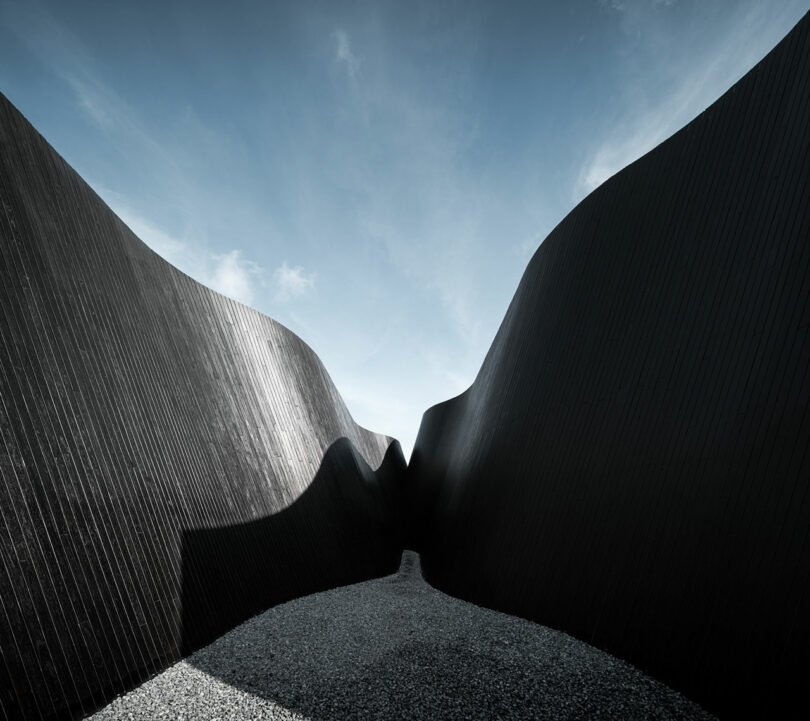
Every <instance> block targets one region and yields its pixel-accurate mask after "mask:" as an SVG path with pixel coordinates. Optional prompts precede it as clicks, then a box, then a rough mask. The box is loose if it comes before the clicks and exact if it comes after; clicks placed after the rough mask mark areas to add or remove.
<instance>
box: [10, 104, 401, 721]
mask: <svg viewBox="0 0 810 721" xmlns="http://www.w3.org/2000/svg"><path fill="white" fill-rule="evenodd" d="M386 453H387V456H386ZM384 456H385V457H386V462H385V464H384V467H382V468H380V472H379V473H376V472H375V470H374V469H378V467H380V466H381V464H383V459H384ZM404 467H405V466H404V459H403V457H402V454H401V451H400V450H399V444H397V443H396V442H393V443H392V441H391V439H389V438H386V437H384V436H381V435H377V434H374V433H371V432H369V431H366V430H364V429H362V428H359V427H358V426H357V425H356V424H355V423H354V422H353V420H352V419H351V417H350V415H349V413H348V411H347V409H346V407H345V405H344V404H343V401H342V400H341V398H340V396H339V395H338V393H337V391H336V389H335V387H334V385H333V384H332V382H331V381H330V379H329V377H328V375H327V373H326V371H325V370H324V368H323V366H322V365H321V363H320V361H319V360H318V358H317V357H316V356H315V354H314V353H313V352H312V350H311V349H310V348H309V347H308V346H307V345H306V344H305V343H303V342H302V341H301V339H300V338H298V337H296V336H295V335H294V334H293V333H291V332H290V331H288V330H287V329H286V328H284V327H282V326H281V325H279V324H278V323H276V322H274V321H273V320H271V319H270V318H267V317H265V316H263V315H261V314H260V313H257V312H256V311H254V310H252V309H250V308H247V307H245V306H244V305H241V304H239V303H237V302H235V301H232V300H229V299H227V298H224V297H223V296H221V295H219V294H217V293H215V292H213V291H211V290H209V289H208V288H205V287H203V286H201V285H199V284H198V283H196V282H194V281H193V280H191V279H190V278H188V277H187V276H185V275H183V274H182V273H181V272H179V271H177V270H176V269H175V268H173V267H171V266H170V265H168V264H167V263H166V262H165V261H163V260H162V259H161V258H160V257H158V256H157V255H156V254H155V253H153V252H152V251H151V250H149V249H148V248H147V247H146V246H145V245H144V244H143V243H141V242H140V241H139V240H138V239H137V238H136V237H135V236H134V235H133V234H132V233H131V232H130V231H129V229H127V228H126V227H125V226H124V224H123V223H122V222H121V221H120V220H119V219H118V218H117V217H116V216H115V215H114V214H113V213H112V212H111V211H110V209H109V208H108V207H107V206H106V205H105V204H104V203H103V202H102V201H101V200H100V199H99V198H98V196H96V194H95V193H94V192H93V191H92V190H91V189H90V188H89V187H88V186H87V185H86V184H85V183H84V182H83V181H82V180H81V178H79V177H78V175H77V174H76V173H75V172H74V171H73V170H72V169H71V168H70V167H69V166H68V165H67V164H66V163H65V162H64V161H63V160H62V158H60V157H59V155H58V154H57V153H56V152H55V151H54V150H53V149H52V148H51V147H50V146H49V145H48V144H47V142H46V141H45V140H44V139H43V138H42V137H41V136H40V135H39V134H38V133H37V132H36V131H35V130H34V129H33V128H32V127H31V126H30V125H29V123H28V122H27V121H26V120H25V119H24V118H23V117H22V116H21V115H20V114H19V112H17V111H16V109H15V108H13V107H12V106H11V104H10V103H9V102H8V101H7V100H6V99H5V98H3V97H2V96H0V654H1V655H2V661H0V718H3V717H4V716H5V717H9V718H14V719H18V718H24V719H39V718H47V717H51V716H54V715H55V716H70V715H74V714H82V713H86V712H87V711H89V710H91V709H93V708H97V707H98V706H99V705H100V704H101V703H103V702H104V701H105V700H107V699H109V698H110V697H111V695H112V694H113V693H115V692H116V691H119V690H121V689H124V688H129V687H131V686H132V685H134V683H136V682H137V681H138V680H139V679H142V678H144V677H147V676H149V675H151V674H153V673H154V672H156V671H158V670H160V669H162V668H165V667H166V666H167V665H168V664H170V663H171V662H173V661H175V660H177V659H178V658H180V657H181V655H183V654H184V653H185V652H187V651H189V650H191V649H193V648H195V647H198V646H199V645H200V644H202V643H206V642H208V641H210V640H211V639H213V638H215V637H216V636H218V635H219V634H221V633H222V632H223V631H225V630H226V629H227V628H229V627H232V626H233V625H234V624H236V623H239V622H240V621H242V620H244V619H245V618H248V617H249V616H251V615H253V614H254V613H256V612H257V611H259V610H262V609H263V608H266V607H267V606H268V605H270V604H272V603H278V602H282V601H286V600H288V599H289V598H292V597H295V596H297V595H301V594H305V593H310V592H312V591H314V590H319V589H325V588H330V587H333V586H337V585H341V584H345V583H350V582H354V581H358V580H362V579H365V578H371V577H373V576H379V575H382V574H384V573H390V572H391V571H393V570H395V569H396V565H397V562H398V559H399V554H400V550H401V542H400V539H399V538H398V537H397V528H398V525H397V519H396V518H395V509H396V506H397V501H396V495H397V492H398V490H397V488H396V485H397V482H398V476H401V475H402V473H404Z"/></svg>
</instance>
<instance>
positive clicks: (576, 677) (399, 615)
mask: <svg viewBox="0 0 810 721" xmlns="http://www.w3.org/2000/svg"><path fill="white" fill-rule="evenodd" d="M159 718H172V719H180V718H185V719H197V720H199V721H203V720H205V719H210V720H211V721H213V719H221V720H222V721H225V719H234V720H236V719H317V720H319V721H320V720H322V721H327V720H331V719H369V720H370V719H379V720H380V721H383V720H386V721H388V720H389V719H414V720H418V719H425V721H434V720H435V721H438V720H439V719H454V720H455V719H470V720H472V719H481V721H490V720H491V719H495V718H499V719H521V720H525V719H543V720H544V721H556V720H557V719H560V720H562V719H566V720H569V721H571V720H573V719H588V720H589V721H595V720H598V719H604V720H607V719H612V720H618V719H622V720H626V721H639V719H645V720H648V721H653V720H658V721H664V720H665V719H667V720H673V721H674V720H675V719H682V720H683V721H687V720H688V721H699V720H700V719H710V718H712V717H711V716H709V715H708V714H707V713H705V712H704V711H703V710H702V709H700V708H699V707H697V706H696V705H695V704H693V703H691V702H689V701H687V700H686V699H684V698H683V697H682V696H680V695H679V694H677V693H675V692H674V691H672V690H670V689H668V688H666V687H665V686H663V685H662V684H660V683H657V682H656V681H654V680H652V679H650V678H649V677H647V676H644V675H643V674H642V673H640V672H639V671H638V670H636V669H634V668H633V667H631V666H630V665H628V664H626V663H624V662H622V661H619V660H618V659H616V658H613V657H611V656H609V655H608V654H606V653H604V652H602V651H598V650H596V649H595V648H593V647H591V646H589V645H587V644H585V643H583V642H582V641H577V640H575V639H573V638H571V637H570V636H567V635H565V634H564V633H560V632H558V631H552V630H550V629H548V628H545V627H543V626H539V625H537V624H535V623H532V622H530V621H525V620H522V619H519V618H516V617H514V616H507V615H505V614H502V613H498V612H496V611H489V610H486V609H483V608H479V607H477V606H474V605H472V604H470V603H465V602H463V601H459V600H457V599H454V598H451V597H449V596H446V595H444V594H443V593H440V592H439V591H436V590H435V589H433V588H431V587H430V586H428V585H427V584H426V583H425V582H424V581H423V580H422V577H421V574H420V573H419V569H418V556H416V555H415V554H413V553H412V552H407V551H406V552H405V554H404V555H403V563H402V567H401V569H400V571H399V573H397V574H395V575H392V576H388V577H386V578H381V579H377V580H374V581H366V582H364V583H359V584H356V585H353V586H346V587H343V588H339V589H335V590H333V591H327V592H324V593H318V594H315V595H312V596H307V597H305V598H300V599H297V600H295V601H291V602H289V603H286V604H283V605H281V606H276V607H274V608H272V609H270V610H269V611H266V612H264V613H262V614H260V615H259V616H256V617H255V618H253V619H251V620H250V621H248V622H247V623H245V624H243V625H242V626H240V627H239V628H237V629H234V630H233V631H231V632H230V633H228V634H227V635H225V636H223V637H222V638H220V639H218V640H217V641H216V642H214V643H213V644H211V645H210V646H208V647H206V648H204V649H202V650H200V651H198V652H197V653H195V654H193V655H192V656H190V657H189V658H187V659H186V660H185V661H183V662H181V663H178V664H176V665H175V666H172V667H171V668H170V669H168V670H167V671H165V672H163V673H162V674H160V675H159V676H157V677H156V678H154V679H152V680H150V681H148V682H147V683H145V684H144V685H143V686H141V687H140V688H138V689H136V690H134V691H132V692H131V693H130V694H128V695H127V696H125V697H123V698H119V699H116V700H115V701H114V702H113V703H111V704H110V705H109V706H108V707H107V708H105V709H102V710H101V711H99V712H98V713H97V714H96V715H95V716H93V717H92V719H93V721H118V720H119V719H132V720H135V721H137V720H138V719H142V720H143V721H152V719H159Z"/></svg>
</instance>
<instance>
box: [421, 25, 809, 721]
mask: <svg viewBox="0 0 810 721" xmlns="http://www.w3.org/2000/svg"><path fill="white" fill-rule="evenodd" d="M808 31H810V19H808V17H805V19H804V20H802V21H801V23H800V24H799V25H798V26H797V27H796V28H795V29H794V30H793V31H792V33H791V34H790V35H789V36H788V37H787V38H786V39H785V40H784V41H783V42H782V43H781V44H780V45H779V46H778V47H777V48H776V49H775V50H774V51H773V52H772V53H771V54H770V55H768V57H767V58H766V59H764V60H763V61H762V62H761V63H760V64H759V65H758V66H757V67H756V68H754V69H753V70H752V71H751V72H750V73H749V74H748V75H746V76H745V77H744V78H743V79H742V80H741V81H740V82H739V83H738V84H737V85H736V86H734V87H733V88H732V89H731V90H730V91H729V92H728V93H726V94H725V95H724V96H723V97H722V98H721V99H720V100H719V101H718V102H717V103H715V104H714V105H712V106H711V107H710V108H709V109H708V110H707V111H706V112H704V113H703V114H702V115H701V116H699V117H698V118H697V119H696V120H694V121H693V122H692V123H690V124H689V125H688V126H687V127H685V128H684V129H683V130H681V131H680V132H678V133H677V134H676V135H674V136H673V137H672V138H671V139H669V140H668V141H666V142H665V143H663V144H662V145H660V146H659V147H658V148H656V149H655V150H654V151H652V152H651V153H649V154H648V155H646V156H644V157H643V158H641V159H640V160H638V161H636V162H635V163H633V164H632V165H630V166H628V167H627V168H626V169H625V170H623V171H622V172H621V173H619V174H617V175H616V176H614V177H613V178H612V179H610V180H609V181H608V182H606V183H605V184H604V185H602V186H601V187H600V188H599V189H597V190H596V191H595V192H593V193H592V194H591V195H590V196H589V197H588V198H586V199H585V200H584V201H583V202H582V203H580V204H579V205H578V206H577V207H576V208H575V209H574V210H573V211H572V212H571V213H570V215H569V216H568V217H566V218H565V220H563V222H562V223H560V225H559V226H558V227H557V228H556V229H555V230H554V231H553V232H552V233H551V234H550V235H549V237H548V238H547V239H546V240H545V242H544V243H543V245H542V246H541V247H540V249H539V250H538V251H537V253H536V254H535V256H534V258H533V259H532V261H531V263H530V264H529V266H528V268H527V270H526V272H525V275H524V277H523V279H522V281H521V283H520V286H519V288H518V290H517V293H516V295H515V297H514V299H513V301H512V303H511V305H510V307H509V310H508V312H507V315H506V317H505V319H504V321H503V324H502V326H501V328H500V330H499V332H498V334H497V337H496V339H495V341H494V343H493V345H492V348H491V349H490V351H489V353H488V355H487V357H486V359H485V362H484V364H483V366H482V368H481V370H480V372H479V375H478V377H477V378H476V380H475V383H474V384H473V386H472V387H471V388H470V389H469V390H468V391H466V392H465V393H464V394H462V395H461V396H459V397H457V398H455V399H452V400H450V401H447V402H446V403H443V404H441V405H439V406H436V407H434V408H432V409H430V410H428V411H427V413H426V414H425V416H424V419H423V422H422V427H421V429H420V433H419V436H418V439H417V442H416V446H415V450H414V454H413V457H412V461H411V465H410V468H409V475H410V480H409V482H410V484H411V485H412V487H413V496H412V498H411V503H412V504H413V505H412V507H413V509H414V518H415V520H416V528H415V531H416V535H415V537H414V539H413V543H414V544H415V545H417V546H418V547H419V548H420V550H421V551H422V554H423V564H424V569H425V572H426V575H427V578H428V579H429V581H430V582H431V583H433V584H435V585H436V586H438V587H439V588H441V589H444V590H447V591H449V592H451V593H453V594H456V595H458V596H461V597H463V598H467V599H471V600H473V601H475V602H477V603H480V604H483V605H486V606H491V607H495V608H498V609H502V610H505V611H507V612H510V613H515V614H519V615H522V616H526V617H528V618H532V619H535V620H537V621H539V622H542V623H544V624H548V625H550V626H553V627H557V628H561V629H564V630H566V631H568V632H570V633H572V634H573V635H575V636H577V637H579V638H581V639H584V640H585V641H588V642H591V643H593V644H595V645H597V646H599V647H602V648H605V649H607V650H609V651H611V652H613V653H615V654H617V655H619V656H621V657H624V658H626V659H629V660H630V661H632V662H634V663H636V664H638V665H639V666H641V667H642V668H644V669H646V670H648V671H650V672H652V673H653V674H654V675H656V676H658V677H660V678H662V679H664V680H666V681H668V682H669V683H670V684H671V685H673V686H674V687H675V688H677V689H679V690H682V691H684V692H685V693H686V694H687V695H691V696H692V697H693V698H695V699H696V700H698V701H700V702H703V703H704V704H705V705H706V706H707V707H709V708H710V709H713V710H715V711H717V712H720V713H721V715H723V714H725V715H726V716H727V717H728V718H738V717H750V718H785V717H789V716H791V715H792V714H799V715H801V716H802V717H804V714H806V712H807V701H806V694H805V692H806V684H807V674H808V672H810V663H808V660H810V657H809V655H808V648H810V543H809V542H808V533H809V532H810V493H808V490H810V413H808V401H809V400H810V372H809V371H808V367H809V364H810V304H809V296H810V185H809V184H810V156H808V150H809V149H810V123H809V122H808V121H809V120H810V101H809V99H810V95H809V93H810V85H809V81H810V41H809V39H808V34H809V32H808ZM791 702H797V703H798V705H797V707H796V708H797V709H798V710H797V711H792V712H791V711H788V709H789V704H790V703H791ZM780 714H781V715H780Z"/></svg>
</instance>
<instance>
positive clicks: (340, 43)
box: [332, 28, 360, 80]
mask: <svg viewBox="0 0 810 721" xmlns="http://www.w3.org/2000/svg"><path fill="white" fill-rule="evenodd" d="M332 39H333V41H334V43H335V62H336V63H339V64H341V65H343V66H344V67H345V68H346V72H347V73H348V75H349V77H350V78H352V80H354V79H355V78H356V77H357V73H358V72H359V70H360V58H359V57H357V55H355V54H354V51H353V50H352V45H351V42H350V41H349V36H348V34H347V33H346V31H345V30H343V29H341V28H338V29H336V30H335V31H334V32H333V33H332Z"/></svg>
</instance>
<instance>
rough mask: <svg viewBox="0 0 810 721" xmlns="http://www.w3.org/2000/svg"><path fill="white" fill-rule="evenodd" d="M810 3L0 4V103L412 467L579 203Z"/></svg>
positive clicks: (689, 114) (705, 101) (710, 95)
mask: <svg viewBox="0 0 810 721" xmlns="http://www.w3.org/2000/svg"><path fill="white" fill-rule="evenodd" d="M809 7H810V2H808V0H801V1H799V0H795V1H794V0H783V1H777V0H774V1H773V2H764V1H756V0H701V1H697V0H695V1H692V0H571V1H569V2H531V3H530V2H525V3H521V2H489V3H480V2H472V1H470V2H425V3H420V2H407V3H406V2H396V3H395V2H384V1H376V2H357V3H341V2H335V1H333V2H303V1H298V2H273V3H269V2H238V1H237V2H228V3H224V2H202V1H199V0H198V1H197V2H171V1H169V0H166V1H164V2H129V3H124V2H120V3H116V2H100V1H94V2H81V1H79V0H71V1H70V2H67V1H62V2H50V3H48V2H40V3H37V2H30V1H29V2H8V1H6V0H0V91H2V92H3V93H4V94H5V95H6V96H7V97H8V98H9V99H10V100H11V101H12V102H13V103H14V104H15V105H16V106H17V107H18V108H19V109H20V110H21V111H22V112H23V113H24V114H25V115H26V117H27V118H28V119H29V120H30V121H31V122H32V123H33V124H34V125H35V126H36V127H37V129H38V130H39V131H40V132H41V133H42V134H43V135H44V136H45V137H46V138H47V139H48V140H49V141H50V142H51V144H52V145H54V147H55V148H56V149H57V150H58V151H59V152H60V153H61V154H62V155H63V156H64V157H65V159H66V160H67V161H68V162H69V163H70V164H71V165H73V167H74V168H76V170H77V171H78V172H79V173H80V174H81V175H82V176H83V177H84V178H85V180H87V181H88V182H89V183H90V185H92V186H93V188H94V189H95V190H96V191H97V192H98V193H99V194H100V195H101V196H102V197H103V198H104V199H105V200H106V201H107V203H108V204H109V205H110V206H111V207H112V208H113V210H115V211H116V212H117V213H118V214H119V215H120V216H121V218H122V219H123V220H124V221H125V222H126V223H127V224H128V225H129V226H130V227H131V228H132V229H133V230H134V231H135V232H136V233H137V234H138V235H139V236H140V237H141V238H142V239H143V240H144V241H145V242H146V243H148V244H149V245H150V246H151V247H153V248H154V249H155V250H156V251H158V252H159V253H160V254H161V255H163V256H164V257H165V258H166V259H167V260H169V261H170V262H172V263H173V264H175V265H176V266H177V267H179V268H180V269H181V270H183V271H185V272H187V273H189V274H190V275H191V276H193V277H194V278H196V279H197V280H199V281H201V282H203V283H205V284H207V285H209V286H211V287H213V288H215V289H217V290H219V291H221V292H223V293H225V294H226V295H229V296H231V297H233V298H236V299H237V300H241V301H243V302H245V303H247V304H248V305H251V306H253V307H254V308H257V309H258V310H260V311H262V312H264V313H266V314H268V315H270V316H271V317H273V318H275V319H277V320H279V321H280V322H282V323H283V324H285V325H286V326H288V327H289V328H290V329H292V330H293V331H294V332H296V333H297V334H298V335H300V336H301V337H302V338H303V339H304V340H305V341H307V343H309V344H310V345H311V346H312V347H313V349H314V350H315V351H316V352H317V353H318V355H319V356H320V357H321V359H322V360H323V362H324V364H325V365H326V368H327V370H328V371H329V373H330V375H331V376H332V378H333V380H334V381H335V383H336V384H337V386H338V389H339V390H340V392H341V394H342V395H343V397H344V399H345V400H346V402H347V404H348V406H349V409H350V410H351V412H352V414H353V416H354V418H355V420H356V421H357V422H358V423H360V424H361V425H364V426H366V427H368V428H370V429H372V430H375V431H380V432H384V433H387V434H389V435H393V436H395V437H397V438H399V440H400V441H401V442H402V444H403V447H404V450H405V452H406V455H407V454H409V453H410V449H411V446H412V444H413V441H414V439H415V436H416V432H417V430H418V427H419V422H420V419H421V415H422V413H423V412H424V411H425V410H426V409H427V408H428V407H429V406H431V405H433V404H435V403H438V402H440V401H443V400H446V399H447V398H449V397H451V396H454V395H456V394H458V393H459V392H461V391H463V390H464V389H465V388H466V387H467V386H468V385H469V384H470V383H471V382H472V381H473V380H474V378H475V374H476V373H477V371H478V368H479V367H480V364H481V362H482V360H483V358H484V354H485V353H486V350H487V349H488V347H489V345H490V343H491V342H492V339H493V337H494V335H495V332H496V330H497V328H498V325H499V323H500V321H501V319H502V318H503V315H504V313H505V311H506V308H507V306H508V303H509V301H510V299H511V298H512V295H513V293H514V291H515V289H516V287H517V284H518V281H519V279H520V276H521V274H522V272H523V270H524V268H525V267H526V264H527V263H528V261H529V259H530V257H531V255H532V253H533V252H534V251H535V250H536V249H537V248H538V247H539V245H540V244H541V242H542V240H543V238H544V237H545V236H546V235H547V234H548V232H549V231H550V230H551V229H552V228H553V227H554V226H555V225H556V224H557V223H558V222H559V221H560V220H562V218H563V217H564V216H565V215H566V214H567V213H568V211H569V210H571V209H572V208H573V207H574V205H576V203H577V202H578V201H579V200H581V199H582V198H583V197H584V196H585V195H587V193H588V192H590V191H591V190H592V189H593V188H595V187H596V186H598V185H599V183H601V182H602V181H603V180H605V179H606V178H607V177H609V176H610V175H611V174H612V173H614V172H615V171H617V170H620V169H621V168H622V167H623V166H624V165H626V164H627V163H628V162H630V161H632V160H634V159H635V158H637V157H638V156H639V155H641V154H643V153H644V152H646V151H647V150H649V149H651V148H652V147H654V146H655V145H656V144H657V143H658V142H660V141H661V140H663V139H665V138H666V137H668V136H669V135H671V134H672V133H673V132H674V131H676V130H677V129H678V128H680V127H681V126H682V125H684V124H685V123H686V122H688V121H689V120H690V119H691V118H693V117H694V116H695V115H696V114H697V113H699V112H700V111H701V110H703V109H704V108H705V107H706V106H707V105H709V104H710V103H711V102H712V101H713V100H715V99H716V98H717V97H718V96H719V95H720V94H721V93H722V92H723V91H724V90H726V89H727V88H728V87H729V86H730V85H731V84H732V83H733V82H734V81H735V80H737V79H738V78H739V77H740V76H742V75H743V74H744V73H745V72H746V71H747V70H748V69H749V68H751V67H752V66H753V65H754V64H755V63H756V62H757V61H758V60H759V59H760V58H761V57H762V56H763V55H764V54H765V53H766V52H767V51H768V50H769V49H770V48H771V47H773V45H775V44H776V43H777V42H778V41H779V40H780V39H781V38H782V37H783V36H784V35H785V33H786V32H787V31H788V30H789V29H790V28H791V27H792V26H793V25H794V24H795V23H796V22H797V21H798V20H799V19H800V17H801V16H802V15H803V14H804V13H805V12H807V10H808V8H809Z"/></svg>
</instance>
